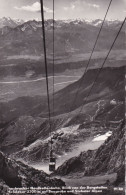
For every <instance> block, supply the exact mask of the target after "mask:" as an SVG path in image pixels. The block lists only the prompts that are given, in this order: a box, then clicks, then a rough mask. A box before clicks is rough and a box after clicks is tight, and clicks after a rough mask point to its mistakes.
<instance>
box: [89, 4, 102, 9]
mask: <svg viewBox="0 0 126 195" xmlns="http://www.w3.org/2000/svg"><path fill="white" fill-rule="evenodd" d="M88 6H89V7H93V8H96V9H99V8H100V5H97V4H88Z"/></svg>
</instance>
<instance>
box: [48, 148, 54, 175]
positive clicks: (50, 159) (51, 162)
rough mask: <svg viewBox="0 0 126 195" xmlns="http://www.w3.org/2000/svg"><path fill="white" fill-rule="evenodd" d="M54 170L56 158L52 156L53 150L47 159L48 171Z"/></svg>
mask: <svg viewBox="0 0 126 195" xmlns="http://www.w3.org/2000/svg"><path fill="white" fill-rule="evenodd" d="M55 169H56V158H55V156H54V154H53V150H52V149H51V151H50V158H49V171H50V172H54V171H55Z"/></svg>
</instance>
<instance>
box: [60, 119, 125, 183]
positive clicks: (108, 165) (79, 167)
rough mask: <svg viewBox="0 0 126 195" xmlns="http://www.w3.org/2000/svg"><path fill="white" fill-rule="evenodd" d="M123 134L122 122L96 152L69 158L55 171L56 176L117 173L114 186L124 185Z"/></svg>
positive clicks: (83, 153)
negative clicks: (78, 173) (80, 173)
mask: <svg viewBox="0 0 126 195" xmlns="http://www.w3.org/2000/svg"><path fill="white" fill-rule="evenodd" d="M124 133H125V131H124V122H122V123H121V124H120V126H119V127H118V128H117V129H116V130H115V131H114V132H113V134H112V135H111V136H110V137H109V138H108V139H107V140H106V141H105V143H104V144H103V145H102V146H101V147H99V149H98V150H95V151H87V152H82V153H81V154H80V155H79V156H78V157H74V158H71V159H70V160H68V161H66V162H65V163H64V164H63V165H62V166H60V167H59V168H58V169H57V171H56V174H58V175H68V174H70V173H74V172H75V173H76V172H82V171H83V172H84V176H93V175H98V174H105V173H117V181H116V182H115V185H119V184H122V183H124V180H125V174H124V173H125V164H124V160H125V142H124V139H125V138H124Z"/></svg>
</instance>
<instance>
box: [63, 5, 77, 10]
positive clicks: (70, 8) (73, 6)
mask: <svg viewBox="0 0 126 195" xmlns="http://www.w3.org/2000/svg"><path fill="white" fill-rule="evenodd" d="M75 7H76V6H75V4H71V5H70V7H64V8H63V9H64V10H65V11H68V10H74V9H75Z"/></svg>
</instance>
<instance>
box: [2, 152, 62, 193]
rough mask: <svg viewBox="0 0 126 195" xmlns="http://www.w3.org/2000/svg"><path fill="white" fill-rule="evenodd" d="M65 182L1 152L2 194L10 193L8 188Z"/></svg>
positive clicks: (58, 184)
mask: <svg viewBox="0 0 126 195" xmlns="http://www.w3.org/2000/svg"><path fill="white" fill-rule="evenodd" d="M64 185H65V184H64V182H62V181H61V180H59V179H51V178H50V177H49V175H47V174H46V173H44V172H43V171H38V170H35V169H33V168H31V167H29V166H27V165H25V164H23V163H21V162H16V161H14V160H11V159H9V158H7V157H6V156H5V155H4V154H3V153H2V152H0V194H1V195H3V194H5V195H6V194H8V193H7V191H8V188H9V187H11V188H15V187H18V188H22V187H44V186H50V187H61V186H64Z"/></svg>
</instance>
